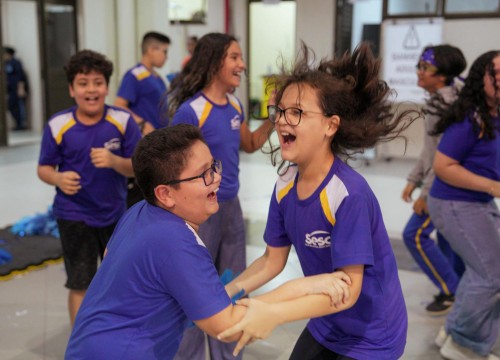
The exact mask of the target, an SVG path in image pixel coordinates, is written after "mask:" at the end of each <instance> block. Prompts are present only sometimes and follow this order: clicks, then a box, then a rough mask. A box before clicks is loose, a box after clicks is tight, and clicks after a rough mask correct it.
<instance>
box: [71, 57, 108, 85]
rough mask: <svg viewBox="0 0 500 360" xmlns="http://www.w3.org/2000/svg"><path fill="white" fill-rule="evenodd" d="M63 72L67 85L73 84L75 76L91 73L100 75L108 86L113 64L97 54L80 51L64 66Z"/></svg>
mask: <svg viewBox="0 0 500 360" xmlns="http://www.w3.org/2000/svg"><path fill="white" fill-rule="evenodd" d="M64 71H65V72H66V78H67V80H68V83H69V84H73V80H75V77H76V75H77V74H89V73H90V72H93V71H94V72H96V73H98V74H102V75H103V76H104V79H105V80H106V84H109V79H110V78H111V75H112V74H113V63H112V62H111V61H109V60H108V59H107V58H106V57H105V56H104V55H102V54H100V53H98V52H95V51H92V50H81V51H79V52H77V53H76V54H74V55H73V56H71V58H70V59H69V61H68V63H67V64H66V65H65V66H64Z"/></svg>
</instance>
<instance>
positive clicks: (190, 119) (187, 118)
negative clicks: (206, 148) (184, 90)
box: [172, 103, 199, 127]
mask: <svg viewBox="0 0 500 360" xmlns="http://www.w3.org/2000/svg"><path fill="white" fill-rule="evenodd" d="M177 124H189V125H194V126H197V127H198V126H199V121H198V118H197V117H196V114H195V112H194V111H193V109H191V106H189V104H188V103H184V104H182V105H181V106H180V107H179V109H177V111H176V112H175V114H174V117H173V118H172V125H177Z"/></svg>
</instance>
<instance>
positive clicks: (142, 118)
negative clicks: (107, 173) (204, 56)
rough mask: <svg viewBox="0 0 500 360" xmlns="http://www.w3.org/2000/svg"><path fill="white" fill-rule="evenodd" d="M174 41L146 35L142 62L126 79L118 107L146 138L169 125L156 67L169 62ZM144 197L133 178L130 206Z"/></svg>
mask: <svg viewBox="0 0 500 360" xmlns="http://www.w3.org/2000/svg"><path fill="white" fill-rule="evenodd" d="M169 47H170V38H169V37H168V36H167V35H164V34H161V33H158V32H148V33H146V34H144V36H143V38H142V43H141V50H142V57H141V61H140V62H139V63H138V64H137V65H135V66H134V67H132V68H131V69H129V70H128V71H127V72H126V73H125V75H124V76H123V78H122V81H121V84H120V87H119V89H118V94H117V96H116V99H115V103H114V105H115V106H118V107H121V108H123V109H126V110H128V111H130V112H131V113H132V116H133V117H134V120H135V122H136V123H137V125H139V128H140V129H141V132H142V134H143V135H146V134H148V133H150V132H151V131H153V130H154V129H159V128H161V127H164V126H166V124H167V120H166V118H165V114H166V106H167V104H166V103H165V102H164V99H163V94H164V93H165V92H166V91H167V87H166V85H165V82H164V81H163V78H162V76H161V75H159V74H158V73H157V72H156V70H155V68H161V67H162V66H163V65H164V64H165V62H166V61H167V54H168V48H169ZM139 200H142V194H141V191H140V189H139V187H138V186H137V184H136V183H135V181H134V179H133V178H130V179H129V180H128V195H127V206H128V207H131V206H132V205H134V204H135V203H136V202H138V201H139Z"/></svg>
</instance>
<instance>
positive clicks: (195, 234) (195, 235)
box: [185, 223, 206, 247]
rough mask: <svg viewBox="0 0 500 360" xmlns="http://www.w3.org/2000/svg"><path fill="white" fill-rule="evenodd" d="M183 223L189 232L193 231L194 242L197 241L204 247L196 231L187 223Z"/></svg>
mask: <svg viewBox="0 0 500 360" xmlns="http://www.w3.org/2000/svg"><path fill="white" fill-rule="evenodd" d="M185 224H186V226H187V228H188V229H189V230H191V232H192V233H193V235H194V237H195V238H196V242H197V243H198V245H200V246H203V247H206V246H205V244H204V243H203V241H202V240H201V239H200V237H199V236H198V234H197V233H196V231H194V229H193V228H192V227H191V226H190V225H189V224H188V223H185Z"/></svg>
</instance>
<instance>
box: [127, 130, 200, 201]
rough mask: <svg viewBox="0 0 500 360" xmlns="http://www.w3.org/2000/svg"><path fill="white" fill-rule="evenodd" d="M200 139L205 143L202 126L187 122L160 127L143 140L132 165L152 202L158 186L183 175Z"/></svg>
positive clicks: (147, 199) (142, 189)
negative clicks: (192, 151)
mask: <svg viewBox="0 0 500 360" xmlns="http://www.w3.org/2000/svg"><path fill="white" fill-rule="evenodd" d="M196 141H202V142H203V143H205V140H204V139H203V136H202V134H201V131H200V129H199V128H197V127H196V126H193V125H187V124H178V125H174V126H170V127H166V128H161V129H157V130H155V131H153V132H151V133H149V134H148V135H146V136H145V137H144V138H142V139H141V140H140V141H139V143H138V144H137V146H136V148H135V151H134V155H133V156H132V166H133V168H134V174H135V180H136V182H137V184H138V185H139V188H140V189H141V191H142V194H143V195H144V199H145V200H146V201H147V202H148V203H150V204H152V205H156V199H155V194H154V189H155V187H157V186H158V185H161V184H165V183H168V182H169V181H173V180H177V179H178V178H179V175H180V173H181V172H182V170H183V169H184V168H185V167H186V164H187V161H188V158H189V157H190V154H191V147H192V146H193V144H194V143H195V142H196ZM173 186H174V187H177V186H179V185H178V184H177V185H173Z"/></svg>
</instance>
